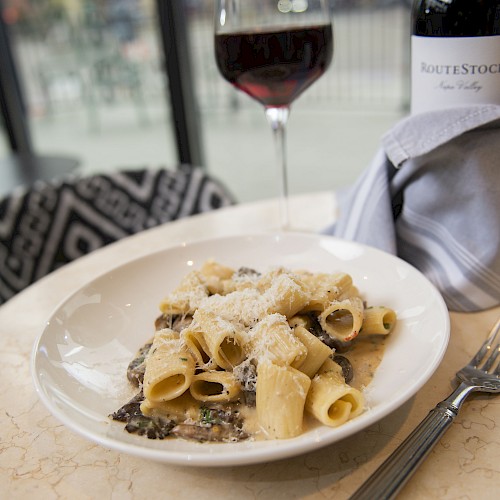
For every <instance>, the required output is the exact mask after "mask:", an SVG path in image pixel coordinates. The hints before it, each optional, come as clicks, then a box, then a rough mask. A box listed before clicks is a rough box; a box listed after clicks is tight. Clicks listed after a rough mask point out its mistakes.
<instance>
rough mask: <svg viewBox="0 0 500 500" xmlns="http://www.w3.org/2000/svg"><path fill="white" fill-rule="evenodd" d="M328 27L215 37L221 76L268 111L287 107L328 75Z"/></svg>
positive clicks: (329, 51) (275, 30) (330, 31)
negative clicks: (318, 80) (319, 79)
mask: <svg viewBox="0 0 500 500" xmlns="http://www.w3.org/2000/svg"><path fill="white" fill-rule="evenodd" d="M332 53H333V35H332V27H331V24H325V25H317V26H300V27H296V28H293V27H286V28H283V29H280V28H274V29H270V30H269V31H264V30H261V31H260V30H259V31H257V30H256V31H251V32H244V33H243V32H242V33H228V34H226V33H224V34H217V35H216V36H215V54H216V61H217V65H218V67H219V71H220V72H221V74H222V75H223V76H224V78H226V80H228V81H229V82H230V83H232V84H233V85H234V86H235V87H236V88H238V89H240V90H242V91H243V92H246V93H247V94H248V95H250V96H251V97H253V98H254V99H256V100H257V101H259V102H260V103H261V104H263V105H264V106H266V107H282V106H289V105H290V103H291V102H292V101H294V100H295V99H296V98H297V97H298V96H299V95H300V94H301V93H302V92H303V91H304V90H305V89H307V88H308V87H309V86H310V85H311V84H312V83H313V82H314V81H315V80H317V79H318V78H319V77H320V76H321V75H322V74H323V73H324V72H325V71H326V69H327V67H328V66H329V64H330V61H331V59H332Z"/></svg>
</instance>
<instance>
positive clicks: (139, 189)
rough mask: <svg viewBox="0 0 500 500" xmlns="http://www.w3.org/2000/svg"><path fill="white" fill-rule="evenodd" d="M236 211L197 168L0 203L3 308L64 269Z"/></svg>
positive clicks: (90, 182) (137, 173)
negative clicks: (177, 225) (159, 230)
mask: <svg viewBox="0 0 500 500" xmlns="http://www.w3.org/2000/svg"><path fill="white" fill-rule="evenodd" d="M233 203H234V199H233V197H232V196H231V194H230V193H229V192H228V191H227V190H226V189H225V188H224V187H223V186H222V185H221V184H220V183H219V182H217V181H216V180H214V179H212V178H211V177H209V176H208V175H207V174H206V173H205V172H204V171H202V170H201V169H199V168H192V167H187V166H182V167H180V168H179V169H177V170H166V169H141V170H130V171H121V172H116V173H112V174H106V175H93V176H89V177H75V178H70V179H66V180H63V181H61V182H58V183H41V182H40V183H37V184H36V185H35V186H33V187H32V188H30V189H28V190H21V191H15V192H13V193H12V194H11V195H10V196H8V197H6V198H5V199H3V200H1V201H0V304H1V303H3V302H5V301H6V300H8V299H9V298H10V297H12V296H13V295H15V294H16V293H17V292H19V291H21V290H22V289H24V288H25V287H26V286H28V285H29V284H31V283H33V282H34V281H36V280H38V279H40V278H42V277H43V276H45V275H46V274H48V273H50V272H51V271H53V270H55V269H57V268H58V267H60V266H62V265H64V264H66V263H68V262H70V261H72V260H74V259H76V258H78V257H81V256H82V255H85V254H87V253H89V252H91V251H93V250H95V249H97V248H100V247H102V246H104V245H107V244H108V243H111V242H113V241H116V240H119V239H121V238H123V237H125V236H128V235H131V234H135V233H138V232H139V231H142V230H144V229H148V228H151V227H154V226H158V225H159V224H163V223H164V222H169V221H172V220H175V219H179V218H181V217H186V216H189V215H193V214H197V213H201V212H207V211H210V210H214V209H217V208H220V207H223V206H227V205H230V204H233Z"/></svg>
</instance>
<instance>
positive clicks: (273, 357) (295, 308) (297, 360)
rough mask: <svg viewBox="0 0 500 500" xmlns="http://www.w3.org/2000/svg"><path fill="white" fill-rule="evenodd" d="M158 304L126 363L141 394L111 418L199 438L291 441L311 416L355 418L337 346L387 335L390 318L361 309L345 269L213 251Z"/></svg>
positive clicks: (355, 390)
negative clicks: (238, 261)
mask: <svg viewBox="0 0 500 500" xmlns="http://www.w3.org/2000/svg"><path fill="white" fill-rule="evenodd" d="M160 311H161V317H160V318H157V320H156V322H155V325H156V328H157V331H156V332H155V333H154V337H153V339H152V342H151V346H150V347H149V344H148V345H147V346H144V347H143V348H142V349H141V350H140V351H139V353H140V359H139V358H138V359H136V360H133V361H132V362H131V364H130V365H129V369H128V372H129V373H128V374H127V376H128V378H129V380H131V381H134V382H135V383H138V384H139V389H140V392H139V394H138V395H137V396H136V397H135V398H134V399H133V400H132V401H130V402H129V403H127V404H126V405H124V406H123V407H122V408H121V409H119V410H118V411H117V412H115V413H114V414H113V415H112V417H113V418H114V419H115V420H121V421H124V422H127V425H126V429H127V430H128V431H129V432H138V433H139V434H146V435H147V436H148V437H153V438H163V437H166V436H176V437H182V438H186V439H195V440H198V441H202V442H204V441H238V440H242V439H250V438H262V439H288V438H293V437H296V436H298V435H300V434H301V433H302V432H303V431H304V426H305V423H306V421H309V420H310V419H311V418H313V419H315V420H316V421H318V422H320V423H321V424H323V425H327V426H331V427H337V426H339V425H343V424H344V423H345V422H347V421H348V420H350V419H352V418H355V417H356V416H358V415H359V414H360V413H362V412H363V411H364V405H365V403H364V397H363V394H362V391H361V389H362V387H354V386H353V385H352V384H353V383H354V382H351V375H352V371H353V370H352V365H351V364H350V361H349V359H348V358H347V357H339V356H338V351H339V352H340V351H341V352H342V353H343V356H349V349H351V348H352V349H353V352H354V350H355V346H356V343H357V342H358V340H357V339H358V338H360V339H361V340H359V342H363V339H365V338H369V337H370V336H374V335H375V336H378V337H379V338H384V337H386V336H387V334H388V333H390V332H391V331H392V330H393V328H394V326H395V324H396V313H395V311H393V310H392V309H390V308H388V307H382V306H375V307H366V305H365V303H364V300H363V298H362V297H361V296H360V294H359V292H358V289H357V288H356V286H355V284H354V283H353V281H352V277H351V276H350V275H349V274H346V273H343V272H332V273H324V272H323V273H312V272H309V271H296V272H293V271H291V270H289V269H285V268H283V267H278V268H275V269H272V270H270V271H268V272H266V273H264V274H261V273H259V272H257V271H255V270H252V269H248V268H240V269H238V270H234V269H232V268H230V267H228V266H225V265H222V264H220V263H218V262H216V261H213V260H211V261H207V262H205V264H203V266H201V268H200V269H199V270H198V271H196V270H195V271H192V272H190V273H189V274H188V275H187V276H186V277H185V278H184V279H183V280H182V282H181V283H180V284H179V286H178V287H177V288H175V289H174V290H173V292H171V293H169V294H168V295H166V296H165V298H164V299H163V300H162V301H161V303H160ZM165 326H168V327H165ZM360 333H361V334H362V335H359V334H360ZM346 350H347V351H348V352H347V353H345V351H346ZM144 353H146V355H145V357H144ZM138 356H139V355H138ZM341 360H342V362H341ZM337 361H338V362H339V363H340V364H338V363H337ZM341 365H342V366H341ZM346 366H347V367H348V368H349V367H350V368H349V369H346ZM131 371H133V373H131Z"/></svg>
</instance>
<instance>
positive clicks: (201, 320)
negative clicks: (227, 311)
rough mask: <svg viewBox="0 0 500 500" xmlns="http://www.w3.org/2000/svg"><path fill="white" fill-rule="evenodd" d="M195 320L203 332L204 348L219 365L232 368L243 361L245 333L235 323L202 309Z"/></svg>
mask: <svg viewBox="0 0 500 500" xmlns="http://www.w3.org/2000/svg"><path fill="white" fill-rule="evenodd" d="M193 320H194V321H195V323H196V327H197V328H198V329H199V331H200V332H202V337H203V340H202V342H203V346H204V349H205V350H206V352H207V354H208V356H209V357H210V358H211V359H212V360H213V361H214V362H215V364H216V365H217V366H220V367H221V368H223V369H224V370H232V369H233V368H234V367H235V366H236V365H239V364H240V363H241V362H242V361H243V359H244V358H245V355H244V353H243V348H242V345H243V335H242V332H240V330H239V329H238V328H237V327H236V326H235V325H234V324H233V323H231V322H229V321H227V320H225V319H223V318H220V317H218V316H216V315H215V314H214V313H212V312H209V311H203V310H202V309H198V311H196V313H195V315H194V318H193Z"/></svg>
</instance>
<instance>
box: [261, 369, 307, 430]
mask: <svg viewBox="0 0 500 500" xmlns="http://www.w3.org/2000/svg"><path fill="white" fill-rule="evenodd" d="M310 385H311V379H310V378H309V377H308V376H307V375H306V374H304V373H302V372H300V371H299V370H296V369H295V368H292V367H290V366H278V365H275V364H273V363H270V362H269V361H267V362H264V363H260V364H259V366H258V367H257V391H256V408H257V418H258V421H259V425H260V426H261V427H262V429H263V430H264V431H265V432H266V434H267V435H268V436H269V437H270V438H276V439H286V438H291V437H295V436H298V435H299V434H301V433H302V423H303V419H304V404H305V400H306V396H307V391H308V390H309V387H310Z"/></svg>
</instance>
